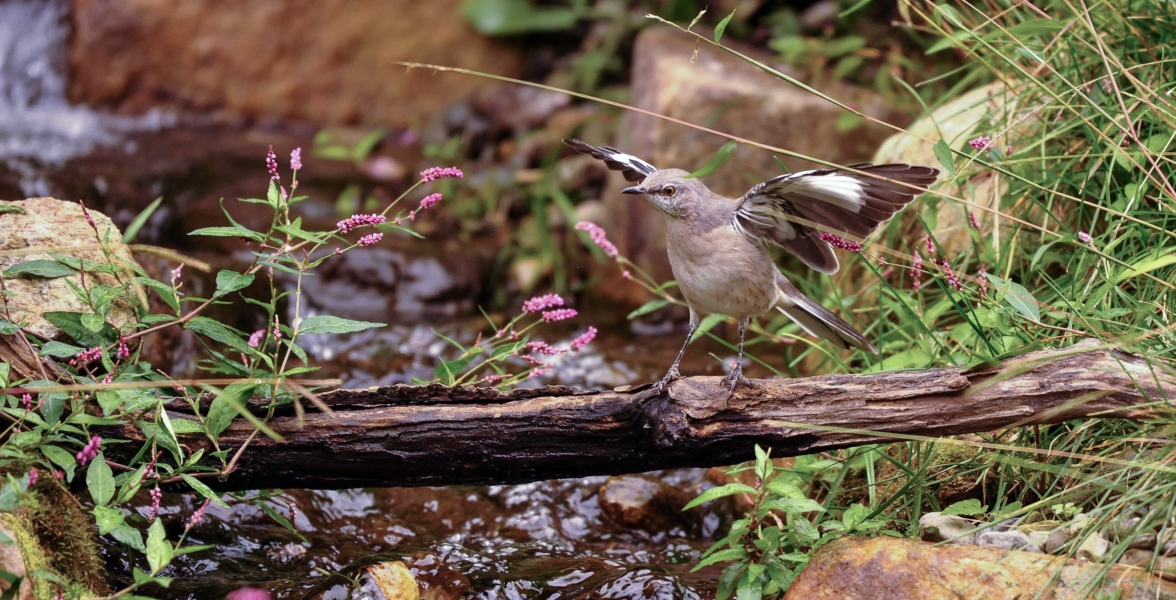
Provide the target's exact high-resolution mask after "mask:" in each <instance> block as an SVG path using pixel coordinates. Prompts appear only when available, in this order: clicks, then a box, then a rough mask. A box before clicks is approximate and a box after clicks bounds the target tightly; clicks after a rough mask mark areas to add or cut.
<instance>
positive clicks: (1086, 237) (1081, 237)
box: [1078, 231, 1094, 244]
mask: <svg viewBox="0 0 1176 600" xmlns="http://www.w3.org/2000/svg"><path fill="white" fill-rule="evenodd" d="M1078 241H1079V242H1082V243H1083V244H1089V243H1091V242H1093V241H1094V238H1093V237H1090V234H1089V233H1086V232H1085V231H1079V232H1078Z"/></svg>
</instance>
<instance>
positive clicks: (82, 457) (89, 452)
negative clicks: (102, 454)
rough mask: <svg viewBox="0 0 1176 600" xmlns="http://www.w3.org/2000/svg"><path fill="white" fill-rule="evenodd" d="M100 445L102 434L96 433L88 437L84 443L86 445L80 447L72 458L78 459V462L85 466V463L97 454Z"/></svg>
mask: <svg viewBox="0 0 1176 600" xmlns="http://www.w3.org/2000/svg"><path fill="white" fill-rule="evenodd" d="M101 445H102V436H99V435H96V436H94V437H92V438H90V441H89V442H88V443H86V446H85V447H84V448H82V450H81V451H80V452H78V453H77V455H76V456H75V457H74V458H76V459H78V462H79V463H81V464H82V466H85V465H86V463H88V462H90V461H92V460H94V457H96V456H98V448H99V447H100V446H101Z"/></svg>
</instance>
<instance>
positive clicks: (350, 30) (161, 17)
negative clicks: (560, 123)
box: [69, 0, 521, 125]
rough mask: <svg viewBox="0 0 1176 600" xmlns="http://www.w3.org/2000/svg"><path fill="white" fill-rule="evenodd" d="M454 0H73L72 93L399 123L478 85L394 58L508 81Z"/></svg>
mask: <svg viewBox="0 0 1176 600" xmlns="http://www.w3.org/2000/svg"><path fill="white" fill-rule="evenodd" d="M459 4H460V1H459V0H434V1H431V2H419V1H417V0H318V1H311V0H298V1H292V2H286V1H283V0H208V1H202V2H178V3H177V2H169V1H166V0H74V1H73V10H72V18H73V30H74V36H73V42H72V46H71V48H70V54H69V58H70V68H71V71H72V77H71V89H70V93H71V96H72V98H73V100H75V101H79V102H86V103H91V104H101V105H111V106H115V107H117V108H119V109H120V110H124V111H127V112H144V111H146V110H147V109H149V108H152V107H164V108H179V109H187V110H224V111H226V112H228V113H230V114H237V115H242V116H247V117H257V116H267V117H279V118H285V119H296V120H304V121H309V122H311V123H315V124H320V125H328V124H352V123H362V124H381V125H405V124H407V123H410V122H412V121H414V120H418V119H421V118H423V117H427V116H428V115H429V114H431V113H432V112H434V111H436V110H437V108H438V107H440V106H443V105H444V104H445V103H447V102H449V101H451V100H454V99H460V98H462V97H463V96H464V95H465V94H467V93H468V92H469V91H470V90H471V89H473V88H475V87H478V86H480V85H485V84H486V83H487V81H486V80H482V79H479V78H476V77H472V76H468V75H455V74H435V73H433V72H431V71H425V70H414V71H410V72H406V70H405V68H404V67H401V66H398V65H397V64H396V61H417V62H430V63H436V64H442V65H448V66H460V67H466V68H470V69H476V70H482V71H489V72H493V73H498V74H503V75H514V74H517V71H518V70H519V65H520V62H521V61H520V55H519V53H518V51H516V50H514V49H511V48H510V47H509V46H508V45H506V44H503V43H499V42H495V41H493V40H490V39H488V38H485V37H483V36H480V35H478V34H477V33H475V32H474V31H473V30H472V29H470V28H469V27H468V26H467V25H466V24H465V23H464V22H463V21H462V20H461V17H460V16H459V15H458V13H457V7H458V5H459Z"/></svg>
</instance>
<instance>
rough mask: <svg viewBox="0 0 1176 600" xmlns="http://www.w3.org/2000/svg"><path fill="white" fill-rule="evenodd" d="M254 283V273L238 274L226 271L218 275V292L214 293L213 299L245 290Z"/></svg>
mask: <svg viewBox="0 0 1176 600" xmlns="http://www.w3.org/2000/svg"><path fill="white" fill-rule="evenodd" d="M251 283H253V274H252V273H238V272H236V271H229V270H224V271H221V272H219V273H217V274H216V292H214V293H213V295H212V297H213V298H219V297H221V296H224V295H225V294H231V293H233V292H235V291H237V290H243V289H245V288H247V287H249V284H251Z"/></svg>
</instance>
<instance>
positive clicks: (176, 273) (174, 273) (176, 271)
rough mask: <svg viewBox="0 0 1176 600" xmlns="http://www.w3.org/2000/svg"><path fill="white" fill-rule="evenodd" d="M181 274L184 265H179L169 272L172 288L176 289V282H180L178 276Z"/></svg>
mask: <svg viewBox="0 0 1176 600" xmlns="http://www.w3.org/2000/svg"><path fill="white" fill-rule="evenodd" d="M183 272H184V263H180V265H179V266H178V267H176V268H174V269H172V270H171V284H172V287H178V286H177V285H176V282H177V281H179V280H180V275H182V274H183Z"/></svg>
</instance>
